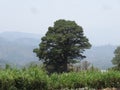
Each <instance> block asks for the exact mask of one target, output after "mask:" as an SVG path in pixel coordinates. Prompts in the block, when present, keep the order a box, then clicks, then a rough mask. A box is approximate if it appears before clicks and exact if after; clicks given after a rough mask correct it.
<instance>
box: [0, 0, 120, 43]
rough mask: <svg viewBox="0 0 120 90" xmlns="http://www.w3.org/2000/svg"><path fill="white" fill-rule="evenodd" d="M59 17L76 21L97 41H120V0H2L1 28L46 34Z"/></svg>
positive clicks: (93, 41) (0, 12) (91, 40)
mask: <svg viewBox="0 0 120 90" xmlns="http://www.w3.org/2000/svg"><path fill="white" fill-rule="evenodd" d="M58 19H66V20H74V21H76V23H77V24H79V25H80V26H82V27H83V28H84V32H85V35H86V36H87V37H88V38H89V40H90V42H91V43H92V44H93V45H105V44H113V45H120V0H0V32H4V31H22V32H30V33H37V34H45V33H46V31H47V30H48V27H49V26H52V25H53V22H54V21H56V20H58Z"/></svg>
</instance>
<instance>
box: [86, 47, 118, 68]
mask: <svg viewBox="0 0 120 90" xmlns="http://www.w3.org/2000/svg"><path fill="white" fill-rule="evenodd" d="M115 49H116V46H112V45H104V46H98V47H95V46H93V47H92V48H91V49H90V50H87V51H86V52H85V55H86V56H87V58H86V59H85V60H88V61H89V62H90V63H91V64H93V65H94V66H96V67H98V68H101V69H107V68H109V67H112V66H113V65H112V62H111V60H112V58H113V57H114V50H115Z"/></svg>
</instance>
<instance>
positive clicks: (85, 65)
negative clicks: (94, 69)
mask: <svg viewBox="0 0 120 90" xmlns="http://www.w3.org/2000/svg"><path fill="white" fill-rule="evenodd" d="M89 66H90V63H89V62H88V61H83V62H81V68H82V70H88V68H89Z"/></svg>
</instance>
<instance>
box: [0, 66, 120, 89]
mask: <svg viewBox="0 0 120 90" xmlns="http://www.w3.org/2000/svg"><path fill="white" fill-rule="evenodd" d="M84 87H88V88H95V89H102V88H106V87H110V88H112V87H115V88H118V87H120V72H119V71H107V72H100V71H94V70H93V71H92V70H89V71H81V72H70V73H62V74H57V73H53V74H51V75H50V76H48V75H47V73H46V72H45V70H44V69H42V68H41V67H39V66H31V67H29V68H26V69H25V68H24V69H15V68H14V69H13V68H10V69H9V68H7V69H2V70H0V90H63V89H77V88H84Z"/></svg>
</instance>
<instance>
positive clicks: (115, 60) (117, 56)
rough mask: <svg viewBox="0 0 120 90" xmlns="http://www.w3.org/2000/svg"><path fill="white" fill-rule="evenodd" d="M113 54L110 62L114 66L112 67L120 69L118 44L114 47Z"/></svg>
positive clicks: (119, 48)
mask: <svg viewBox="0 0 120 90" xmlns="http://www.w3.org/2000/svg"><path fill="white" fill-rule="evenodd" d="M114 54H115V57H114V58H113V60H112V63H113V64H114V65H115V67H113V69H115V70H120V46H119V47H117V48H116V50H115V52H114Z"/></svg>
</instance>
